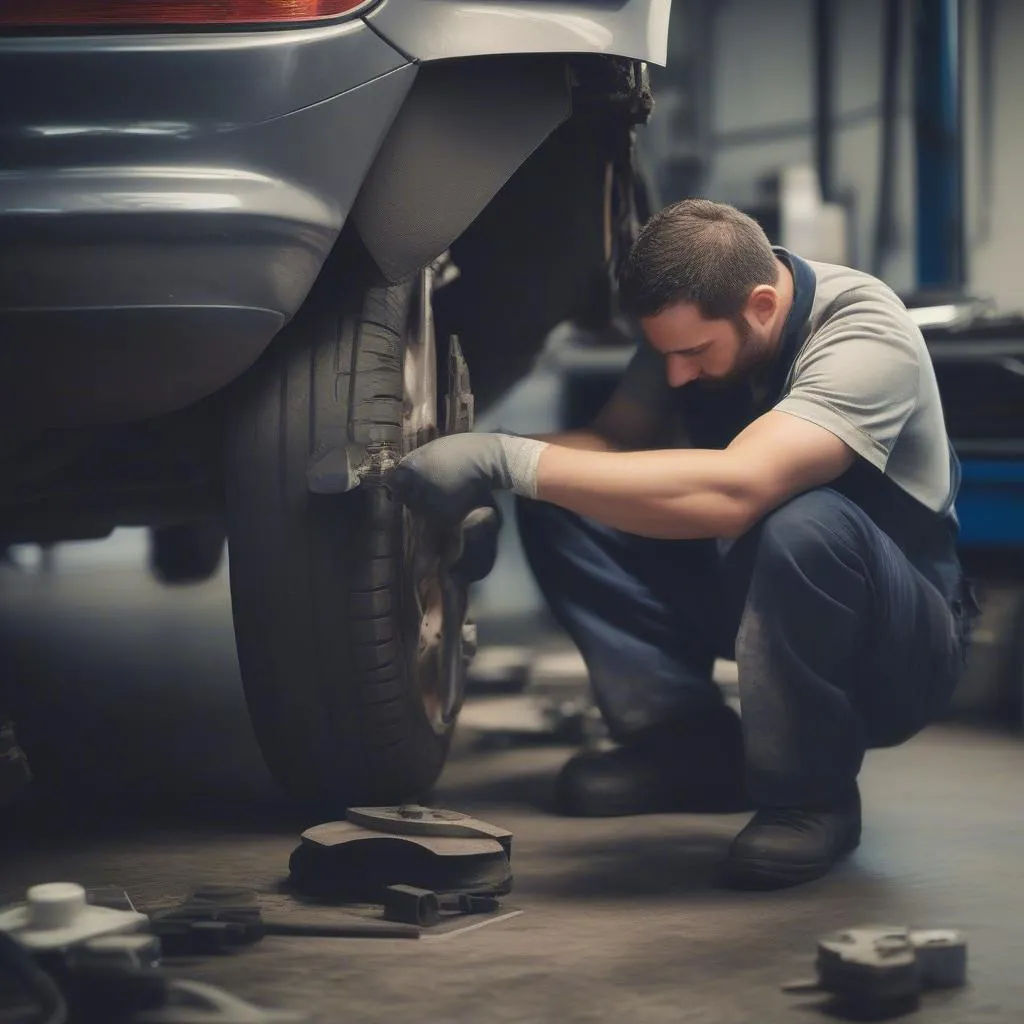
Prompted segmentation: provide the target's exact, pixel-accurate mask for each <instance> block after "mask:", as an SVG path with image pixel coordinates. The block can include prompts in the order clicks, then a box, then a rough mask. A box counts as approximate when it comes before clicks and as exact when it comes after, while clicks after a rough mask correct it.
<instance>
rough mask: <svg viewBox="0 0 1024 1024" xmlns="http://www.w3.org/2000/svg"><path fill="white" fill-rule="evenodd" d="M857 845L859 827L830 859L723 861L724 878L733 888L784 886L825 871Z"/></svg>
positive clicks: (846, 855) (816, 875) (798, 882)
mask: <svg viewBox="0 0 1024 1024" xmlns="http://www.w3.org/2000/svg"><path fill="white" fill-rule="evenodd" d="M858 846H860V829H857V831H856V832H854V833H852V834H851V835H850V836H849V837H848V838H847V840H846V842H845V843H844V844H843V846H842V848H841V849H840V850H839V852H838V853H837V854H836V856H835V857H834V858H833V859H832V860H827V861H816V862H814V863H810V864H808V863H803V864H785V863H781V862H779V861H773V860H754V859H750V860H733V861H726V864H725V869H724V872H723V881H724V882H725V884H726V885H727V886H729V887H730V888H732V889H751V890H768V889H785V888H788V887H790V886H794V885H802V884H803V883H804V882H813V881H814V880H815V879H818V878H821V877H823V876H824V875H827V874H828V872H829V871H830V870H831V869H832V868H833V867H835V865H836V864H838V863H839V862H840V861H842V860H843V859H845V858H846V857H848V856H849V855H850V854H851V853H853V851H854V850H856V849H857V847H858Z"/></svg>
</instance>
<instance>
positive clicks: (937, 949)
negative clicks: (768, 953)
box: [783, 926, 967, 1020]
mask: <svg viewBox="0 0 1024 1024" xmlns="http://www.w3.org/2000/svg"><path fill="white" fill-rule="evenodd" d="M816 968H817V977H816V978H815V979H814V980H811V981H799V982H792V983H790V984H787V985H784V986H783V989H784V990H785V991H787V992H790V993H794V994H802V993H808V994H814V993H822V994H826V995H829V996H831V997H832V999H833V1000H834V1002H835V1006H834V1007H833V1009H835V1010H838V1011H839V1012H843V1011H844V1010H845V1011H847V1014H848V1015H849V1016H852V1017H854V1018H856V1019H871V1020H880V1019H887V1018H891V1017H896V1016H900V1015H901V1014H904V1013H907V1012H910V1011H912V1010H914V1009H917V1007H918V1005H919V1003H920V997H921V994H922V992H924V991H927V990H930V989H942V988H945V989H949V988H958V987H960V986H962V985H964V984H966V981H967V942H966V940H965V939H964V937H963V935H962V934H961V933H960V932H958V931H955V930H952V929H913V928H907V927H903V926H891V927H890V926H869V927H859V928H845V929H842V930H841V931H837V932H832V933H831V934H829V935H826V936H824V937H822V938H821V939H819V941H818V955H817V961H816Z"/></svg>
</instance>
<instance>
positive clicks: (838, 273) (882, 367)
mask: <svg viewBox="0 0 1024 1024" xmlns="http://www.w3.org/2000/svg"><path fill="white" fill-rule="evenodd" d="M805 263H806V265H807V266H809V267H810V269H811V270H812V272H813V274H814V278H815V289H814V297H813V301H812V303H811V309H810V314H809V316H808V319H807V323H806V326H805V328H804V330H805V331H806V336H805V338H804V340H803V342H802V344H801V346H800V348H799V350H798V351H797V354H796V357H795V359H794V360H793V365H792V367H791V369H790V371H789V375H788V378H787V379H786V382H785V384H784V386H783V388H782V394H781V397H780V398H779V399H778V400H777V402H776V403H775V404H774V406H773V408H774V409H778V410H780V411H782V412H785V413H788V414H790V415H792V416H798V417H800V418H801V419H804V420H808V421H810V422H811V423H816V424H818V425H819V426H821V427H824V428H825V429H826V430H828V431H829V432H830V433H832V434H835V435H836V436H837V437H839V438H840V439H841V440H842V441H844V442H845V443H846V444H847V445H848V446H849V447H850V448H851V449H852V450H853V451H854V452H856V454H857V455H859V456H860V457H861V458H862V459H864V460H865V461H866V462H867V463H869V464H870V465H872V466H874V467H875V468H876V469H878V470H879V471H880V472H882V473H884V474H885V475H886V476H887V477H888V478H889V479H890V480H891V481H892V482H893V483H894V484H896V485H897V486H898V487H899V488H900V489H901V490H902V491H904V492H906V493H907V494H909V495H910V496H911V497H912V498H914V499H916V500H917V501H918V502H920V503H921V504H922V505H924V506H925V507H926V508H928V509H930V510H931V511H933V512H936V513H939V514H943V513H946V512H947V511H949V509H950V507H951V504H952V500H953V498H954V497H955V495H954V494H952V489H953V487H954V486H955V482H954V481H953V480H952V479H951V469H950V447H949V440H948V437H947V434H946V426H945V421H944V418H943V413H942V403H941V400H940V398H939V389H938V385H937V383H936V379H935V371H934V369H933V367H932V362H931V357H930V356H929V353H928V349H927V346H926V344H925V341H924V338H923V337H922V335H921V331H920V330H919V329H918V327H917V325H916V324H915V323H914V321H913V320H912V319H911V317H910V315H909V314H908V313H907V310H906V307H905V306H904V305H903V303H902V302H901V301H900V299H899V297H898V296H897V295H896V294H895V292H893V291H892V289H890V288H889V287H888V286H887V285H885V284H884V283H883V282H881V281H879V280H878V279H877V278H874V277H872V276H870V275H869V274H865V273H862V272H861V271H858V270H852V269H850V268H848V267H840V266H834V265H832V264H827V263H816V262H812V261H809V260H808V261H805ZM685 391H686V388H685V387H684V388H683V389H682V392H684V393H685ZM622 393H623V394H624V395H625V396H626V397H629V398H631V399H632V400H633V401H634V402H636V401H641V402H643V404H644V408H645V410H646V411H647V413H648V414H651V415H658V414H660V413H667V412H668V411H669V410H670V409H671V406H672V404H673V402H674V401H682V402H685V400H686V399H685V395H684V394H680V395H679V398H678V399H673V395H672V389H671V388H669V387H668V384H667V381H666V380H665V370H664V364H663V360H662V357H661V356H660V355H659V354H658V353H657V352H655V351H654V350H653V349H651V348H650V347H649V346H647V345H646V344H642V345H641V346H640V348H639V350H638V351H637V354H636V356H634V358H633V360H632V362H631V363H630V366H629V369H628V370H627V371H626V376H625V378H624V380H623V382H622Z"/></svg>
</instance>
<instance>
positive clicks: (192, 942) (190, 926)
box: [150, 885, 420, 956]
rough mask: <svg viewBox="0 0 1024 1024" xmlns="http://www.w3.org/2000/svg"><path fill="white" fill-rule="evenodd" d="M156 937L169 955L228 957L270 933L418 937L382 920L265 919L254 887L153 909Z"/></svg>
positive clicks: (210, 892)
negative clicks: (229, 953)
mask: <svg viewBox="0 0 1024 1024" xmlns="http://www.w3.org/2000/svg"><path fill="white" fill-rule="evenodd" d="M150 927H151V929H152V931H153V933H154V934H155V935H157V936H159V938H160V941H161V943H162V944H163V949H164V952H165V953H166V954H167V955H168V956H175V955H189V954H210V953H226V952H231V951H234V950H237V949H241V948H244V947H245V946H251V945H254V944H255V943H257V942H259V941H260V940H261V939H263V938H264V936H267V935H286V936H295V937H305V938H338V939H364V938H383V939H417V938H419V934H420V933H419V929H418V928H414V927H411V925H409V924H395V923H388V922H379V921H353V920H346V921H282V920H275V919H273V918H269V919H268V918H266V917H264V915H263V911H262V909H261V907H260V900H259V894H258V893H257V892H256V890H255V889H245V888H240V887H237V886H227V885H207V886H203V887H201V888H198V889H195V890H193V892H191V893H190V894H189V895H188V896H187V897H186V898H185V899H184V900H183V901H182V902H181V903H179V904H177V905H176V906H173V907H169V908H165V909H162V910H157V911H154V912H153V914H152V915H151V925H150Z"/></svg>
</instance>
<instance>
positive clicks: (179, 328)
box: [0, 0, 669, 433]
mask: <svg viewBox="0 0 1024 1024" xmlns="http://www.w3.org/2000/svg"><path fill="white" fill-rule="evenodd" d="M668 7H669V0H614V2H608V0H605V2H587V3H569V2H562V3H554V2H549V0H524V2H520V3H518V4H513V3H481V2H472V3H469V2H467V3H450V2H446V0H444V2H442V0H409V2H406V0H385V2H383V3H381V4H379V5H378V6H376V7H371V8H370V9H368V10H365V11H361V12H360V14H361V15H362V16H358V17H353V18H349V19H346V20H343V21H340V22H335V23H331V24H324V25H315V26H306V27H302V28H281V27H275V28H273V29H238V30H233V31H222V30H213V31H196V32H189V31H184V30H183V31H166V30H161V31H155V32H152V33H145V32H139V31H134V30H132V31H108V32H102V31H98V30H93V31H80V32H76V33H60V32H54V31H47V32H40V33H39V34H26V33H18V34H11V35H0V91H2V93H3V95H5V96H6V97H8V102H7V103H4V104H2V105H0V367H2V368H3V373H0V428H2V429H3V430H5V431H7V432H12V431H14V432H19V433H20V432H27V433H33V432H38V431H40V430H42V429H48V428H74V427H77V426H82V425H103V424H117V423H126V422H133V421H136V420H138V419H141V418H151V417H158V416H162V415H164V414H166V413H169V412H173V411H175V410H178V409H181V408H184V407H186V406H188V405H190V404H192V403H195V402H196V401H198V400H200V399H202V398H204V397H206V396H208V395H210V394H212V393H214V392H216V391H218V390H219V389H222V388H224V387H225V386H226V385H228V384H230V383H231V381H232V380H234V379H235V378H237V377H238V376H240V375H241V374H243V373H244V372H245V370H246V369H247V368H248V367H249V366H251V365H252V363H253V362H254V361H255V360H256V359H257V358H258V357H259V355H260V354H261V353H262V352H263V350H264V349H266V348H267V346H268V345H270V344H271V342H272V340H273V338H274V337H275V336H276V334H277V333H278V332H279V331H280V329H281V328H282V327H283V326H284V325H285V324H287V323H288V321H289V320H290V319H291V317H292V316H294V314H295V313H296V312H297V310H298V309H299V308H300V306H301V305H302V303H303V301H304V300H305V298H306V296H307V295H308V293H309V291H310V289H311V288H312V286H313V284H314V282H315V280H316V279H317V277H318V275H319V274H320V272H321V270H322V269H323V266H324V263H325V261H326V260H327V258H328V256H329V255H330V254H331V252H332V251H333V250H334V248H335V246H336V243H337V240H338V238H339V236H340V233H341V231H342V229H343V227H344V226H345V224H346V221H347V220H348V219H349V217H350V214H352V213H353V211H356V212H357V213H358V216H356V217H355V218H354V219H355V220H356V222H357V224H358V227H359V229H360V231H361V233H362V234H364V235H365V239H364V241H365V242H366V243H367V246H368V248H369V249H370V251H371V254H372V255H373V256H374V257H375V259H377V261H378V264H379V265H380V266H381V268H382V269H383V270H384V272H385V275H386V276H387V277H389V278H390V279H395V278H399V277H402V276H404V275H405V274H407V273H410V272H413V271H415V270H416V269H418V268H419V266H421V265H423V264H424V263H426V262H428V261H429V260H430V259H433V258H434V257H436V256H437V255H439V254H440V253H441V252H442V251H443V250H444V249H445V248H446V247H447V246H448V245H449V244H451V243H452V241H453V239H455V238H456V237H457V236H458V235H459V234H460V233H462V232H463V231H464V230H465V229H466V228H467V227H468V225H469V224H470V222H471V221H472V220H473V219H474V218H475V217H476V216H477V215H478V214H479V213H480V212H481V210H482V209H483V208H484V207H485V206H486V204H487V203H488V201H489V200H490V199H491V198H492V197H493V196H494V195H495V193H496V192H497V191H498V190H499V189H500V188H501V187H502V186H503V184H504V183H505V182H507V181H508V180H509V178H510V177H511V176H512V175H513V174H514V173H515V171H516V170H517V168H518V167H519V166H520V165H521V164H522V162H523V161H524V160H526V159H527V158H528V157H529V156H530V154H531V153H532V152H533V151H534V150H535V149H536V148H537V147H538V146H539V145H540V144H541V143H542V142H543V141H544V139H545V138H547V137H548V136H549V135H550V133H551V132H552V131H553V130H554V129H555V128H556V127H557V126H558V125H559V124H560V123H561V122H563V121H564V120H565V118H566V117H567V116H569V114H570V113H571V103H570V100H569V94H568V78H567V76H566V75H565V73H564V72H565V69H564V67H563V66H562V64H560V61H561V58H560V57H559V56H557V54H558V53H559V52H563V53H583V52H591V53H615V54H617V55H620V56H625V57H631V58H643V59H649V60H655V61H657V60H658V59H660V58H661V57H662V50H663V44H664V37H665V34H666V33H665V31H664V29H665V27H666V26H665V25H664V24H663V23H664V22H667V13H668ZM467 25H468V26H469V36H467V35H466V26H467ZM391 36H394V37H395V39H396V42H395V43H392V42H390V41H389V40H390V37H391ZM470 37H472V38H470ZM474 40H475V41H474ZM659 40H660V42H659ZM410 53H413V54H414V56H410ZM499 53H500V54H504V56H503V57H501V58H498V57H494V56H487V55H489V54H491V55H493V54H499ZM481 55H483V56H481ZM446 58H460V59H458V60H446ZM474 58H475V59H474ZM500 61H504V62H506V63H505V65H504V66H503V67H499V63H500ZM531 61H532V62H534V63H536V64H537V67H535V68H533V67H531V63H530V62H531ZM545 61H546V62H547V64H546V65H545ZM424 62H426V63H424ZM508 62H511V63H508ZM517 62H518V63H517ZM484 65H487V66H484ZM515 68H521V69H525V70H524V73H530V74H531V75H534V74H535V75H536V78H535V79H532V80H531V81H530V82H529V83H527V82H523V84H522V86H521V87H517V82H516V79H515ZM449 69H451V70H449ZM492 70H493V75H490V80H489V74H490V72H491V71H492ZM560 76H561V77H560ZM421 77H422V78H424V85H423V87H422V88H417V87H418V85H419V82H418V79H419V78H421ZM437 83H441V86H440V88H439V87H438V85H437ZM445 83H447V84H445ZM460 89H461V90H462V92H460ZM431 90H433V91H431ZM477 92H478V93H479V95H476V93H477ZM471 93H472V94H471ZM439 98H440V99H442V100H443V101H444V102H438V100H439ZM411 142H412V143H415V144H410V143H411Z"/></svg>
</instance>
